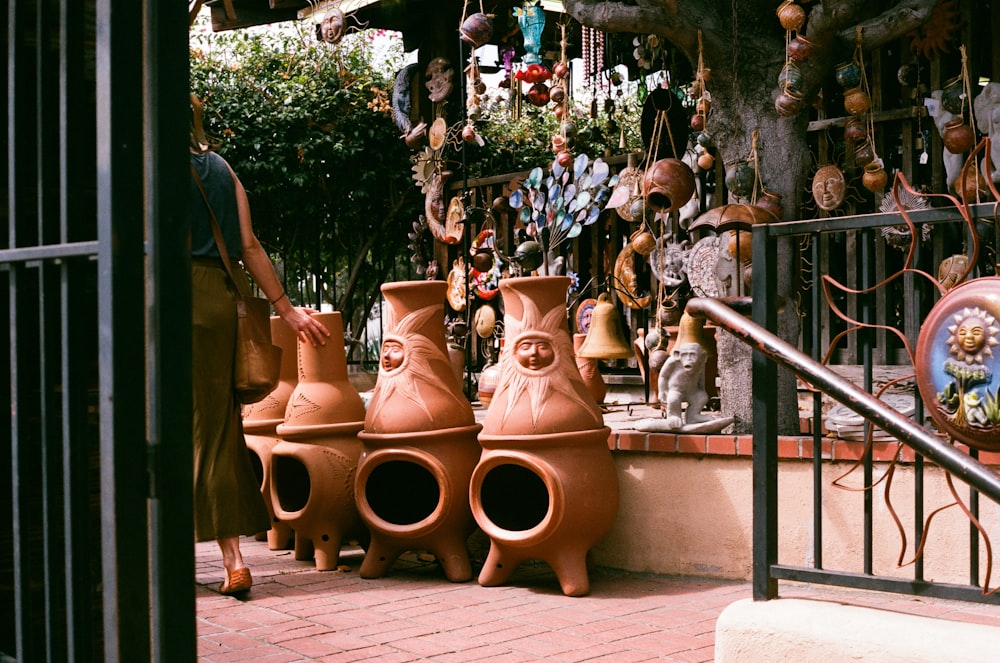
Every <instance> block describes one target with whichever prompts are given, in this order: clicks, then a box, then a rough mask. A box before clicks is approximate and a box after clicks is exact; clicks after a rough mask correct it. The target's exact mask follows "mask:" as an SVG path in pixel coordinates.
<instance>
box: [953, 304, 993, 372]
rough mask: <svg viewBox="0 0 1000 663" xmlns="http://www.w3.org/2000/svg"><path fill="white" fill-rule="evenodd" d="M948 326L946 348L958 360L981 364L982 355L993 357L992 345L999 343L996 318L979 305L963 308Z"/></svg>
mask: <svg viewBox="0 0 1000 663" xmlns="http://www.w3.org/2000/svg"><path fill="white" fill-rule="evenodd" d="M952 319H953V320H954V321H955V324H953V325H951V326H949V327H948V333H949V334H950V335H949V336H948V340H947V343H948V350H949V352H950V354H951V355H953V356H954V357H955V358H956V359H958V360H959V361H963V362H966V363H969V364H982V363H983V358H984V357H989V358H992V357H993V346H994V345H997V344H1000V341H998V340H997V338H996V337H997V333H998V332H1000V328H998V327H997V326H996V318H994V317H993V316H992V315H990V314H989V313H987V312H986V311H984V310H982V309H981V308H979V307H974V308H968V307H966V308H964V309H962V312H961V313H956V314H955V315H954V316H953V317H952Z"/></svg>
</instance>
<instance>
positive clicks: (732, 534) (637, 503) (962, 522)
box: [592, 452, 1000, 586]
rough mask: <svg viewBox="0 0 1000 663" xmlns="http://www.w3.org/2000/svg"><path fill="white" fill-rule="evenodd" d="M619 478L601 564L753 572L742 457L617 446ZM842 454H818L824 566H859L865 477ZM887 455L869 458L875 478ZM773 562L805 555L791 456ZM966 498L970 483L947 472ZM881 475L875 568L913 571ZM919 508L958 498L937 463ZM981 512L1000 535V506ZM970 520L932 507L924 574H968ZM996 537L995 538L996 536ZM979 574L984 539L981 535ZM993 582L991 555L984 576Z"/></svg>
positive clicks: (902, 501)
mask: <svg viewBox="0 0 1000 663" xmlns="http://www.w3.org/2000/svg"><path fill="white" fill-rule="evenodd" d="M614 458H615V463H616V466H617V469H618V478H619V485H620V487H621V503H620V507H619V512H618V518H617V520H616V522H615V525H614V527H613V528H612V530H611V532H610V533H609V534H608V536H606V537H605V538H604V540H602V541H601V542H600V543H599V544H598V545H597V547H595V549H594V550H593V551H592V561H593V562H594V563H596V564H598V565H600V566H608V567H613V568H620V569H627V570H632V571H639V572H652V573H664V574H678V575H696V576H710V577H717V578H729V579H743V580H749V579H750V577H751V573H752V556H751V549H752V529H751V527H752V525H751V520H752V494H753V491H752V481H751V460H750V458H749V457H746V456H744V457H724V456H710V455H709V456H689V455H674V454H670V455H666V454H657V453H636V452H614ZM851 467H852V465H851V463H848V462H840V463H824V476H823V486H824V489H823V490H824V494H823V505H824V520H823V529H824V532H823V534H824V548H823V551H822V556H823V567H824V568H827V569H831V570H843V571H858V572H860V571H862V570H863V547H862V546H863V503H862V502H863V492H862V491H861V490H858V489H859V488H861V487H862V484H863V478H862V474H861V470H860V468H858V469H856V470H855V471H854V472H853V473H851V474H850V475H848V476H846V477H844V478H843V479H841V480H840V481H839V483H841V484H842V485H845V486H847V487H849V488H850V490H845V489H841V488H837V487H835V486H834V485H833V482H834V481H835V480H837V479H838V478H839V477H841V475H843V474H845V473H846V472H848V471H849V470H850V469H851ZM887 467H888V464H886V463H878V464H876V468H875V479H876V481H877V480H878V479H879V478H880V477H882V476H883V475H884V474H885V471H886V469H887ZM913 475H914V470H913V467H912V466H911V465H902V466H898V467H897V468H896V470H895V473H894V476H893V477H892V481H891V482H890V484H891V485H890V496H891V505H892V507H893V508H894V509H895V510H896V511H897V512H898V514H899V517H900V518H901V520H902V521H903V527H904V532H905V535H906V537H907V541H906V548H905V551H903V557H904V560H905V561H909V560H910V559H912V557H913V554H914V552H915V551H914V546H913V540H914V531H915V529H914V525H913V503H914V499H913ZM778 476H779V486H778V491H779V492H778V494H779V509H780V511H779V562H781V563H786V564H795V565H811V564H812V562H813V560H814V559H815V554H814V551H813V543H812V464H811V463H810V462H809V461H802V460H788V461H782V462H780V464H779V475H778ZM954 485H955V489H956V492H957V494H958V495H959V496H960V497H961V498H962V499H963V500H964V501H965V502H966V503H968V497H969V490H968V488H967V487H965V486H964V484H962V483H961V482H958V481H955V482H954ZM885 491H886V481H885V480H883V481H882V482H881V483H880V484H879V485H878V486H877V487H876V488H875V491H874V495H873V497H874V535H873V540H874V572H875V574H876V575H891V576H899V577H907V578H909V577H912V574H913V571H912V567H905V568H899V567H898V566H897V559H898V557H899V556H900V553H901V547H902V545H903V541H902V538H901V536H900V533H899V531H898V530H897V528H896V526H895V525H894V524H893V522H892V518H891V516H890V509H889V506H888V504H887V502H886V499H885ZM924 492H925V506H924V509H925V513H924V516H925V517H927V516H928V515H930V514H931V512H932V511H934V510H935V509H937V508H938V507H941V506H944V505H947V504H951V503H953V502H954V501H955V500H954V498H953V497H952V495H951V493H950V492H949V490H948V486H947V482H946V478H945V475H944V473H943V472H941V470H939V469H938V468H936V467H929V466H928V467H927V468H926V469H925V486H924ZM981 521H982V523H983V526H984V527H985V528H986V530H987V532H989V533H992V535H993V537H994V544H997V543H998V542H1000V506H998V505H996V504H994V503H992V502H990V501H988V500H985V499H982V500H981ZM968 539H969V521H968V519H967V518H966V517H965V516H964V515H963V514H962V512H961V511H960V509H959V508H957V507H951V508H949V509H947V510H945V511H943V512H941V513H939V514H938V515H936V516H934V518H933V520H932V523H931V526H930V530H929V536H928V543H927V548H926V551H925V559H924V563H925V573H924V577H925V578H927V579H929V580H935V581H939V582H953V583H960V584H966V583H967V582H968V578H969V575H968V564H969V562H968V552H967V551H968ZM994 547H996V545H995V546H994ZM980 559H981V567H982V570H981V578H985V560H986V554H985V547H984V546H983V545H982V543H981V544H980ZM997 582H1000V564H998V563H997V562H996V561H995V560H994V563H993V579H992V581H991V586H995V585H996V584H997Z"/></svg>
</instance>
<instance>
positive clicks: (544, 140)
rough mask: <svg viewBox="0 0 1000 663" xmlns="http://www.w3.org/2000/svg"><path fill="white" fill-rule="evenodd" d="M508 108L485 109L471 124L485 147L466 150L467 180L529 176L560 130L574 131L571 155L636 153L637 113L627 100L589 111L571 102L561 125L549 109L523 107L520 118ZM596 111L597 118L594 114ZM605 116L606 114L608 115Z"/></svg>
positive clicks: (584, 105) (548, 156)
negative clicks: (527, 172)
mask: <svg viewBox="0 0 1000 663" xmlns="http://www.w3.org/2000/svg"><path fill="white" fill-rule="evenodd" d="M510 105H511V104H510V103H509V102H508V103H493V104H487V105H486V106H485V107H484V109H483V114H482V116H481V118H480V119H479V120H477V122H476V131H477V132H478V133H479V135H480V136H482V137H483V140H484V142H485V145H484V146H483V147H481V148H475V147H473V148H469V149H470V153H469V154H468V155H467V160H468V164H469V174H470V177H489V176H491V175H501V174H504V173H514V172H520V171H525V170H530V169H532V168H534V167H535V166H543V167H544V166H545V165H546V164H548V163H549V162H551V161H552V159H553V157H554V154H553V152H552V137H553V136H555V135H558V134H560V133H561V130H562V129H561V128H562V125H564V124H566V123H570V124H572V125H573V126H574V127H575V130H576V137H575V140H573V141H572V145H571V148H570V150H571V152H573V153H574V154H581V153H584V154H588V155H590V156H591V157H598V156H605V155H610V154H620V153H622V152H627V151H631V150H636V149H641V147H642V140H641V138H640V137H639V135H638V127H639V114H640V112H641V107H639V106H638V105H637V104H635V103H634V100H632V102H631V103H629V102H624V103H623V102H621V101H619V102H618V103H616V104H614V106H613V107H611V106H610V105H609V107H608V108H605V107H604V106H605V104H604V103H598V104H596V106H599V108H596V109H595V108H592V107H591V103H590V102H589V101H588V100H586V99H582V100H573V101H571V103H570V104H569V105H568V114H567V115H566V117H565V118H564V120H563V121H560V120H559V119H558V118H557V117H556V115H555V113H554V106H553V105H552V104H549V105H548V106H544V107H541V108H538V107H535V106H532V105H531V104H529V103H527V101H525V102H524V103H523V104H522V107H521V109H520V112H519V113H517V112H515V111H513V110H511V109H510V108H509V106H510ZM595 110H596V112H595ZM609 111H610V112H609ZM622 127H624V128H625V149H624V150H622V149H620V147H619V143H620V140H621V138H622V136H621V129H622Z"/></svg>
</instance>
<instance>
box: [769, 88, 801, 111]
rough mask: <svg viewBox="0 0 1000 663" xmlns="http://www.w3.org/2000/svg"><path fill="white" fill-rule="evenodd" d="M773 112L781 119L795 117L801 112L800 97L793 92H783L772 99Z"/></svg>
mask: <svg viewBox="0 0 1000 663" xmlns="http://www.w3.org/2000/svg"><path fill="white" fill-rule="evenodd" d="M774 110H775V111H777V113H778V115H780V116H781V117H795V116H796V115H798V114H799V111H801V110H802V95H800V94H799V93H798V92H796V91H795V90H791V89H788V90H783V91H781V92H780V93H779V94H778V96H777V97H775V99H774Z"/></svg>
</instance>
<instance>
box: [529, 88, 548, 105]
mask: <svg viewBox="0 0 1000 663" xmlns="http://www.w3.org/2000/svg"><path fill="white" fill-rule="evenodd" d="M528 101H530V102H531V103H532V104H533V105H535V106H544V105H545V104H547V103H549V88H548V86H547V85H546V84H545V83H535V84H534V85H532V86H531V88H530V89H529V90H528Z"/></svg>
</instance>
